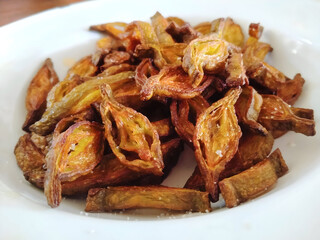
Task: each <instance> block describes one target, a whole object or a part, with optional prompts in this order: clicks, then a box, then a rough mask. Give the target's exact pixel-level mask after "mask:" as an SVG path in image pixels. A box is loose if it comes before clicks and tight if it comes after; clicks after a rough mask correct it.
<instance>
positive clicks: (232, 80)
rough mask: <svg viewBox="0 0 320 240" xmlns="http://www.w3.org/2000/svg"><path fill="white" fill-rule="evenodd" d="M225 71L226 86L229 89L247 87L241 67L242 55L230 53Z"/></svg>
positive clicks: (242, 67)
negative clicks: (226, 74)
mask: <svg viewBox="0 0 320 240" xmlns="http://www.w3.org/2000/svg"><path fill="white" fill-rule="evenodd" d="M226 71H227V73H228V74H229V76H228V77H227V79H226V84H227V86H229V87H237V86H243V85H248V84H249V80H248V77H247V75H246V70H245V68H244V65H243V60H242V53H232V54H231V56H230V57H229V59H228V62H227V66H226Z"/></svg>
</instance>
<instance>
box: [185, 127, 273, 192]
mask: <svg viewBox="0 0 320 240" xmlns="http://www.w3.org/2000/svg"><path fill="white" fill-rule="evenodd" d="M273 143H274V139H273V137H272V135H271V133H267V135H266V136H264V135H261V134H257V133H253V132H244V133H243V134H242V136H241V138H240V140H239V147H238V151H237V152H236V154H235V155H234V156H233V158H232V159H231V160H230V161H229V162H228V163H227V164H226V166H225V169H224V170H223V171H222V172H221V174H220V177H219V180H220V181H221V180H223V179H224V178H227V177H231V176H233V175H235V174H238V173H240V172H242V171H244V170H246V169H248V168H250V167H252V166H253V165H255V164H257V163H258V162H261V161H262V160H264V159H265V158H266V157H267V156H268V155H269V154H270V152H271V150H272V147H273ZM184 187H185V188H190V189H196V190H200V191H205V182H204V180H203V177H202V175H201V173H200V170H199V167H196V168H195V170H194V172H193V174H192V176H191V177H189V179H188V180H187V182H186V184H185V186H184Z"/></svg>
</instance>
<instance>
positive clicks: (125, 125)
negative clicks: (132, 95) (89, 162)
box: [100, 84, 164, 175]
mask: <svg viewBox="0 0 320 240" xmlns="http://www.w3.org/2000/svg"><path fill="white" fill-rule="evenodd" d="M101 94H102V97H103V100H102V103H101V106H100V112H101V117H102V120H103V123H104V125H105V137H106V139H107V140H108V142H109V145H110V147H111V149H112V151H113V153H114V154H115V155H116V156H117V157H118V159H119V160H120V162H121V163H122V164H124V165H126V166H127V167H129V168H131V169H132V170H134V171H138V172H145V173H153V174H155V175H162V174H163V173H162V169H163V167H164V166H163V161H162V153H161V148H160V140H159V135H158V133H157V131H156V130H155V128H154V127H153V126H152V125H151V123H150V122H149V120H148V118H147V117H145V116H144V115H142V114H141V113H138V112H136V111H135V110H134V109H132V108H128V107H125V106H123V105H121V104H119V103H118V102H117V101H116V100H115V99H114V98H113V96H112V90H111V88H110V86H109V85H107V84H106V85H102V86H101Z"/></svg>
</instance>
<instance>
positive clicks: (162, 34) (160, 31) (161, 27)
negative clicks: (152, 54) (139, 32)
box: [151, 12, 174, 45]
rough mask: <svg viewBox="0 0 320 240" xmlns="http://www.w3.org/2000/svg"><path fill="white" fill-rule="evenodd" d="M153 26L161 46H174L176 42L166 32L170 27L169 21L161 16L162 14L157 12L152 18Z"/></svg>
mask: <svg viewBox="0 0 320 240" xmlns="http://www.w3.org/2000/svg"><path fill="white" fill-rule="evenodd" d="M151 24H152V27H153V29H154V31H155V33H156V35H157V37H158V40H159V43H160V44H161V45H171V44H174V40H173V39H172V37H171V36H170V34H168V33H167V32H166V28H167V27H168V25H169V23H168V21H167V19H166V18H164V17H163V16H162V15H161V13H159V12H156V14H155V15H153V16H152V17H151Z"/></svg>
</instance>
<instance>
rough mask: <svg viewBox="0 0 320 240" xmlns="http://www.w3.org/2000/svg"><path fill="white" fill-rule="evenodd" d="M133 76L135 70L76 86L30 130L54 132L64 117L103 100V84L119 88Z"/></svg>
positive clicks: (39, 132)
mask: <svg viewBox="0 0 320 240" xmlns="http://www.w3.org/2000/svg"><path fill="white" fill-rule="evenodd" d="M133 77H134V72H132V71H127V72H121V73H118V74H116V75H112V76H107V77H102V78H101V77H95V78H92V79H91V80H89V81H86V82H84V83H82V84H80V85H78V86H76V87H75V88H74V89H72V90H71V91H70V92H69V93H67V94H66V95H65V96H64V97H63V98H62V99H61V100H60V101H57V102H54V103H53V104H52V106H51V107H49V108H47V109H46V111H45V113H44V114H43V116H42V118H41V119H40V120H39V121H37V122H35V123H34V124H33V125H31V126H30V130H31V131H32V132H35V133H37V134H39V135H46V134H48V133H50V132H52V131H53V129H54V127H55V125H56V124H57V122H58V121H59V120H61V119H62V118H64V117H66V116H69V115H71V114H75V113H77V112H81V111H83V110H85V109H87V108H89V107H90V105H91V104H92V103H94V102H96V101H98V100H101V94H100V90H99V86H100V85H101V84H104V83H108V84H110V86H111V87H112V88H113V89H117V88H118V87H120V86H121V85H122V84H123V83H125V82H128V81H130V80H131V79H132V78H133Z"/></svg>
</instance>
